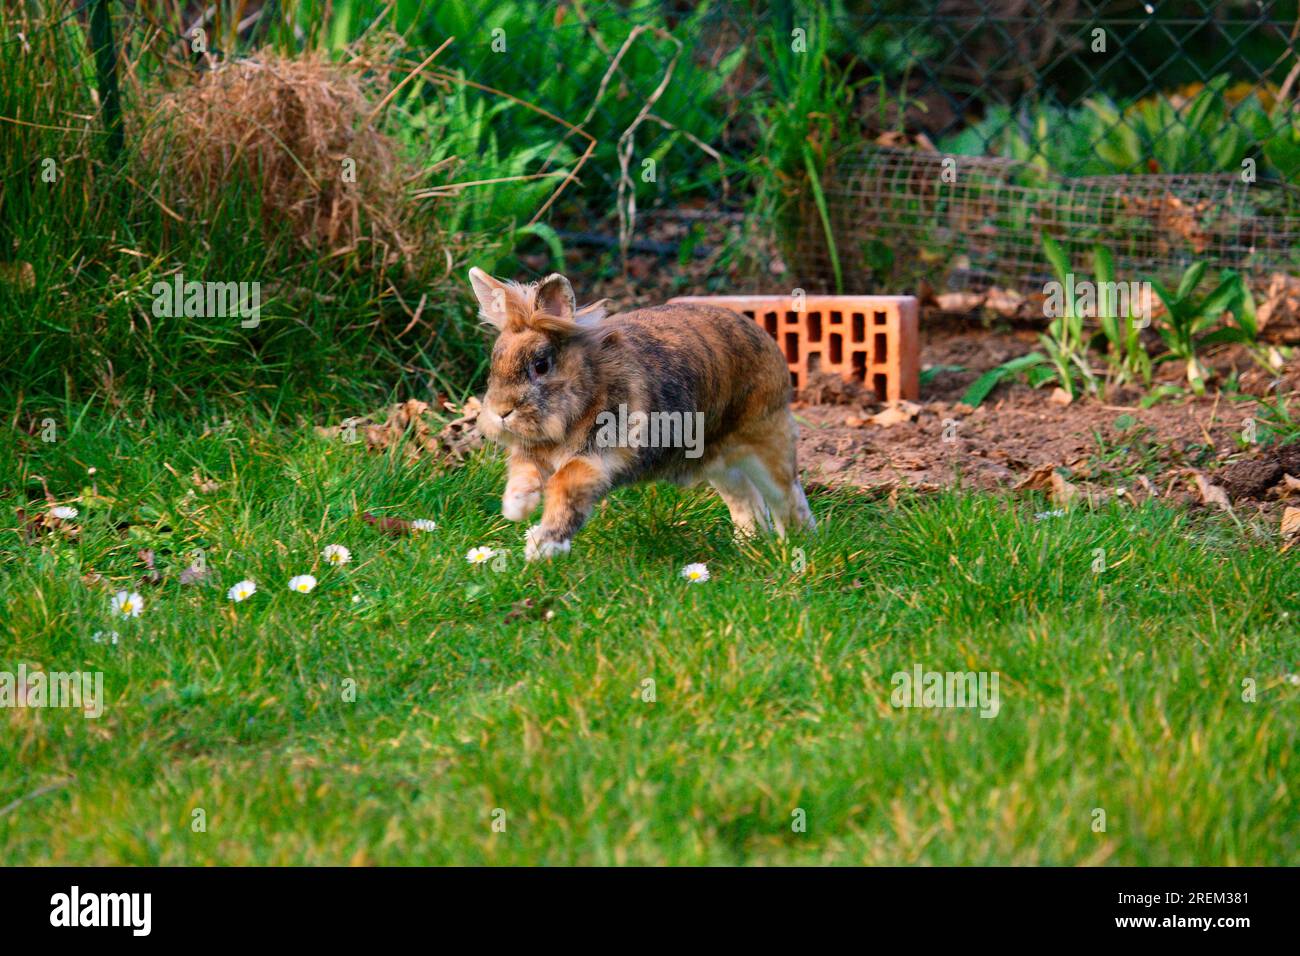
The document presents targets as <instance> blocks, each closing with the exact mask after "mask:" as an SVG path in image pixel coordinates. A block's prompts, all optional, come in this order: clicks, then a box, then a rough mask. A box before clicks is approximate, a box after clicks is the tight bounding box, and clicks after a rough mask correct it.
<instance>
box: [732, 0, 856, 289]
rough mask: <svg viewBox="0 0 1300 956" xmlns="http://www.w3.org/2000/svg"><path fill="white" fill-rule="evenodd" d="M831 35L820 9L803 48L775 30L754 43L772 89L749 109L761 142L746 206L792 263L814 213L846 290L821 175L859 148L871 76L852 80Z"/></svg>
mask: <svg viewBox="0 0 1300 956" xmlns="http://www.w3.org/2000/svg"><path fill="white" fill-rule="evenodd" d="M832 32H833V31H832V30H831V28H830V21H829V19H828V18H827V16H826V14H825V13H824V12H822V13H821V14H820V15H819V16H818V19H817V21H816V22H815V23H814V25H813V28H812V29H811V30H810V31H809V34H808V43H809V48H808V50H807V51H806V52H801V53H793V52H791V50H790V43H789V37H788V36H782V35H781V34H780V33H779V32H774V33H773V34H772V36H771V37H769V38H768V42H766V43H763V44H760V45H759V55H760V57H761V59H762V63H763V66H764V69H765V70H766V72H767V74H768V76H769V78H770V81H771V87H770V93H769V95H768V96H767V97H766V98H765V99H764V100H762V101H761V102H759V103H758V104H757V105H756V107H755V110H754V118H755V120H756V122H757V124H758V129H759V137H760V146H759V149H758V150H757V151H756V152H755V154H754V159H753V160H751V162H750V163H749V172H750V174H751V176H752V178H753V181H754V183H755V187H756V188H755V197H754V201H753V205H752V207H751V209H752V212H753V215H754V218H755V220H756V221H759V222H764V223H768V224H770V227H771V228H772V229H773V230H774V232H775V237H776V239H777V242H778V244H779V245H780V246H781V248H782V251H783V253H785V255H786V258H787V260H788V261H790V262H792V263H796V264H797V263H798V262H799V261H800V260H801V258H802V256H803V251H802V248H801V247H802V245H803V244H805V243H808V241H809V240H810V239H812V238H813V237H812V236H810V235H809V233H808V232H807V231H806V229H805V223H806V222H807V220H808V219H809V218H811V217H815V218H816V221H817V226H818V232H819V233H820V234H821V239H822V242H824V244H825V250H826V254H827V258H828V260H829V262H830V266H831V270H832V272H833V273H834V280H835V287H836V290H837V291H843V286H844V276H843V270H842V268H841V262H840V255H839V248H838V246H837V244H836V241H835V228H834V224H833V222H832V218H831V210H830V208H829V207H828V205H827V203H826V198H825V193H824V190H823V188H822V180H823V179H825V178H826V177H828V176H829V175H831V174H832V172H833V170H834V168H835V166H836V160H837V158H838V157H839V156H841V155H844V154H845V153H847V152H851V151H853V150H854V149H856V148H859V147H860V146H861V143H862V140H861V133H860V128H861V122H860V120H859V119H858V117H857V115H856V113H855V105H854V104H855V94H856V91H857V89H858V87H860V86H861V85H863V84H864V83H868V82H871V79H870V78H868V79H865V80H858V81H855V80H853V79H852V73H853V64H852V63H850V64H847V65H843V66H841V65H839V64H837V63H835V62H834V60H833V59H832V58H831V57H830V56H829V54H828V48H827V47H828V43H829V42H830V41H829V38H830V36H831V34H832Z"/></svg>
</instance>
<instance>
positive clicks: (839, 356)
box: [831, 332, 844, 365]
mask: <svg viewBox="0 0 1300 956" xmlns="http://www.w3.org/2000/svg"><path fill="white" fill-rule="evenodd" d="M843 361H844V336H842V335H840V333H838V332H832V333H831V364H832V365H840V364H842V363H843Z"/></svg>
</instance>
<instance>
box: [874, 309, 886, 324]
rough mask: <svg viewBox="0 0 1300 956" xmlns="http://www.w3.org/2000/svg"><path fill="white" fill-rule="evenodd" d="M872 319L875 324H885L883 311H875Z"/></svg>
mask: <svg viewBox="0 0 1300 956" xmlns="http://www.w3.org/2000/svg"><path fill="white" fill-rule="evenodd" d="M872 319H873V320H874V321H875V323H876V325H884V324H885V313H883V312H876V313H875V314H873V315H872Z"/></svg>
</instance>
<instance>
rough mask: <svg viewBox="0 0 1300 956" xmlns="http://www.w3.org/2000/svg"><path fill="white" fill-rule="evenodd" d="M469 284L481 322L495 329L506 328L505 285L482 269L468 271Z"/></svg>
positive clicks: (476, 268)
mask: <svg viewBox="0 0 1300 956" xmlns="http://www.w3.org/2000/svg"><path fill="white" fill-rule="evenodd" d="M469 284H470V285H471V286H473V287H474V295H475V296H476V297H477V298H478V308H479V314H480V315H482V316H483V321H485V322H487V323H489V324H490V325H493V326H495V327H496V328H497V329H504V328H505V327H506V315H507V313H506V284H505V283H504V282H501V281H499V280H497V279H494V278H492V277H491V276H490V275H488V274H487V273H486V272H484V271H483V270H482V269H479V268H478V267H475V268H473V269H470V270H469Z"/></svg>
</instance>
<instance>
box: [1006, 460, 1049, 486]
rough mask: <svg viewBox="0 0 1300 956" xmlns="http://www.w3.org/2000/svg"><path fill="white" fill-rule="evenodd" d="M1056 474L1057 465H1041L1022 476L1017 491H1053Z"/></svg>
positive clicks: (1017, 484)
mask: <svg viewBox="0 0 1300 956" xmlns="http://www.w3.org/2000/svg"><path fill="white" fill-rule="evenodd" d="M1054 474H1056V465H1053V464H1046V465H1039V466H1038V467H1037V468H1035V469H1034V470H1033V471H1031V472H1030V473H1029V474H1027V475H1025V477H1023V478H1021V479H1020V481H1019V482H1017V483H1016V486H1015V488H1014V489H1013V490H1015V491H1051V490H1052V475H1054Z"/></svg>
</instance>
